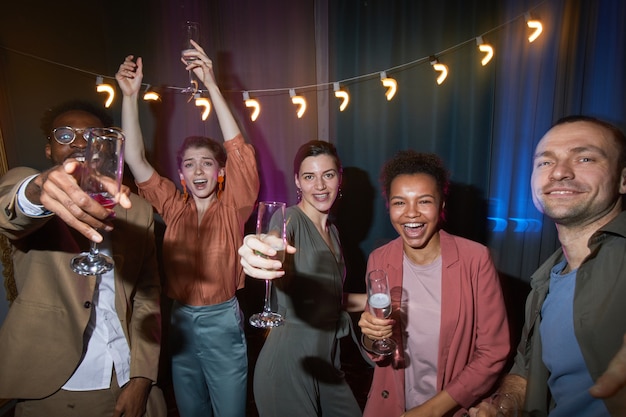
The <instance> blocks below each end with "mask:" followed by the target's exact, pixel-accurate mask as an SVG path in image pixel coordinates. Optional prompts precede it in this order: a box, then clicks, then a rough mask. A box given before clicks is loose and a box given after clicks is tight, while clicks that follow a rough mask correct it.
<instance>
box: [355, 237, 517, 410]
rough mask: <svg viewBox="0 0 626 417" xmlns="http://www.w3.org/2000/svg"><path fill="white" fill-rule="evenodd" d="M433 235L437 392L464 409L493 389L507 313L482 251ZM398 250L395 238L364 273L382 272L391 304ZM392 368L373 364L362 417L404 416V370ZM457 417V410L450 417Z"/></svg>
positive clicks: (503, 353)
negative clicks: (438, 266) (437, 257)
mask: <svg viewBox="0 0 626 417" xmlns="http://www.w3.org/2000/svg"><path fill="white" fill-rule="evenodd" d="M439 234H440V239H441V258H442V284H441V292H442V297H441V328H440V336H439V357H438V364H437V389H438V390H439V391H441V390H443V389H445V390H446V391H447V392H448V393H449V394H450V396H452V398H454V399H455V400H456V401H457V402H458V403H459V404H460V405H461V406H462V407H463V408H464V409H466V408H468V407H470V406H471V405H473V404H475V403H476V402H477V401H479V400H480V399H481V398H483V396H484V395H485V394H486V393H487V392H488V391H489V390H490V389H491V388H492V387H493V385H494V384H495V383H496V381H497V379H498V377H499V376H500V373H501V371H502V370H503V368H504V366H505V364H506V360H507V357H508V355H509V352H510V349H511V346H510V338H509V326H508V321H507V313H506V308H505V305H504V298H503V295H502V289H501V286H500V280H499V277H498V274H497V272H496V269H495V267H494V265H493V262H492V260H491V257H490V255H489V251H488V249H487V248H486V247H485V246H483V245H481V244H479V243H476V242H473V241H471V240H468V239H464V238H461V237H458V236H454V235H451V234H449V233H446V232H445V231H443V230H441V231H440V232H439ZM402 246H403V245H402V238H397V239H395V240H393V241H391V242H389V243H388V244H386V245H384V246H382V247H380V248H378V249H376V250H375V251H373V252H372V254H371V255H370V257H369V260H368V265H367V270H368V271H370V270H373V269H383V270H385V271H386V272H387V274H388V277H389V285H390V288H391V292H392V298H395V300H394V302H398V300H397V297H398V294H401V289H402V260H403V248H402ZM394 289H395V290H394ZM394 308H396V307H395V306H394ZM411 319H413V320H416V319H419V317H411ZM397 323H398V324H397V325H399V324H400V323H399V321H397ZM397 330H400V329H397ZM396 334H399V332H398V331H396ZM399 354H400V356H402V355H403V354H404V352H400V353H399ZM400 359H401V358H400ZM400 362H402V360H400ZM395 367H396V366H395V365H393V364H391V363H390V361H386V362H378V364H377V366H376V368H375V369H374V378H373V381H372V386H371V388H370V392H369V394H368V399H367V404H366V406H365V412H364V414H363V416H364V417H398V416H400V415H401V414H402V413H404V411H405V410H404V407H405V397H404V394H405V390H404V369H395ZM463 412H464V410H463V409H457V410H454V411H453V412H452V413H450V415H452V414H454V415H459V416H460V415H461V414H462V413H463Z"/></svg>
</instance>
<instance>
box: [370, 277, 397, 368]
mask: <svg viewBox="0 0 626 417" xmlns="http://www.w3.org/2000/svg"><path fill="white" fill-rule="evenodd" d="M367 303H368V305H369V308H370V312H371V313H372V314H373V315H374V316H375V317H378V318H382V319H386V318H387V317H389V315H391V294H390V291H389V280H388V279H387V273H386V272H385V271H383V270H382V269H375V270H373V271H370V272H369V273H368V274H367ZM370 350H371V351H372V353H374V354H376V355H383V356H386V355H391V354H392V353H393V352H394V351H395V350H396V342H394V341H393V340H391V339H387V338H385V339H380V340H375V341H374V342H373V343H372V346H371V348H370Z"/></svg>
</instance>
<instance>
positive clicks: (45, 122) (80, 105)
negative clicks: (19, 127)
mask: <svg viewBox="0 0 626 417" xmlns="http://www.w3.org/2000/svg"><path fill="white" fill-rule="evenodd" d="M73 110H80V111H84V112H87V113H90V114H93V115H94V116H96V117H97V118H98V119H100V121H101V122H102V126H104V127H111V126H113V117H112V116H111V115H110V114H109V113H108V112H107V111H106V110H104V109H103V108H102V107H101V106H96V105H95V104H93V103H91V102H89V101H82V100H70V101H65V102H63V103H61V104H58V105H56V106H54V107H51V108H49V109H47V110H46V111H45V112H44V114H43V116H42V117H41V122H40V123H39V127H40V128H41V131H42V132H43V135H44V137H46V138H48V137H49V136H50V132H51V131H52V123H53V122H54V119H56V118H57V117H59V116H60V115H61V114H63V113H67V112H69V111H73Z"/></svg>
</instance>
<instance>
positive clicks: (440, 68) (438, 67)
mask: <svg viewBox="0 0 626 417" xmlns="http://www.w3.org/2000/svg"><path fill="white" fill-rule="evenodd" d="M430 65H432V66H433V69H434V70H435V71H437V72H439V76H438V77H437V84H439V85H441V83H443V82H444V81H445V79H446V77H447V76H448V67H446V66H445V65H443V64H441V63H439V61H438V60H437V59H433V60H431V61H430Z"/></svg>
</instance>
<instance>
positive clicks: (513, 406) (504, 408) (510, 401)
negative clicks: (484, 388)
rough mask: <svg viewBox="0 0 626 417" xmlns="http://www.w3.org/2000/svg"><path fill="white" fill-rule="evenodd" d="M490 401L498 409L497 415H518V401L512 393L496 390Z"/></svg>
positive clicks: (510, 416) (505, 416)
mask: <svg viewBox="0 0 626 417" xmlns="http://www.w3.org/2000/svg"><path fill="white" fill-rule="evenodd" d="M489 403H490V404H491V405H492V406H494V407H495V409H496V417H517V410H518V406H517V401H515V397H513V396H512V395H511V394H506V393H499V392H496V393H495V394H493V395H492V396H491V398H489Z"/></svg>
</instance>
